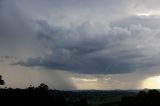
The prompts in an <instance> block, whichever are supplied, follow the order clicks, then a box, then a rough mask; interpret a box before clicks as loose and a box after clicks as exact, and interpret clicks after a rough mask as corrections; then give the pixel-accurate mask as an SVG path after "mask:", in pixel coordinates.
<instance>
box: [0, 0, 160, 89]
mask: <svg viewBox="0 0 160 106" xmlns="http://www.w3.org/2000/svg"><path fill="white" fill-rule="evenodd" d="M159 3H160V1H159V0H14V1H11V0H0V74H1V75H2V76H3V79H4V80H5V81H6V86H7V87H20V88H25V87H27V86H29V85H34V86H37V85H38V84H39V83H41V82H44V83H46V84H48V85H49V86H50V87H51V88H56V89H64V90H71V89H139V88H143V87H151V86H145V85H144V82H145V81H148V78H152V77H154V76H159V75H160V72H159V69H160V7H159ZM159 78H160V77H159ZM159 81H160V79H159ZM151 83H152V82H151ZM157 86H159V87H160V85H157Z"/></svg>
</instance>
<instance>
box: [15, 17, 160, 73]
mask: <svg viewBox="0 0 160 106" xmlns="http://www.w3.org/2000/svg"><path fill="white" fill-rule="evenodd" d="M141 18H146V17H141ZM151 19H152V18H151ZM151 19H150V20H151ZM128 20H130V21H129V22H128V23H127V24H126V25H124V26H121V23H120V22H117V24H115V23H114V24H111V25H110V24H106V23H104V24H94V23H89V22H86V23H84V24H81V25H80V26H77V27H70V28H66V27H56V26H51V25H49V24H48V23H47V22H46V21H38V22H37V23H38V25H39V26H40V29H39V31H38V37H37V38H38V39H39V41H40V42H41V43H43V44H44V46H45V47H46V48H48V49H49V50H50V53H49V54H48V55H45V56H43V57H38V58H29V59H27V60H26V61H19V62H17V63H16V64H19V65H22V66H28V67H43V68H46V69H51V70H55V69H58V70H64V71H69V72H73V73H83V74H119V73H129V72H133V71H147V70H152V69H154V68H155V67H156V68H157V67H158V66H159V64H160V61H159V55H160V54H159V53H160V50H159V47H160V44H159V36H158V35H159V34H160V29H159V28H158V27H155V28H153V27H152V26H147V25H146V26H145V25H143V22H142V23H140V21H139V20H140V19H139V20H138V16H137V22H138V23H139V24H138V23H137V24H133V23H132V21H135V20H132V19H128ZM157 20H158V19H157ZM122 23H123V22H122ZM124 23H125V22H124ZM151 25H152V24H151Z"/></svg>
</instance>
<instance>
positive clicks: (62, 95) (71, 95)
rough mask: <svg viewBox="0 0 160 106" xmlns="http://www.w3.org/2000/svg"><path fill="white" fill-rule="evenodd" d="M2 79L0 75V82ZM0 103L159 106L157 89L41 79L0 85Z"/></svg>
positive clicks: (0, 83)
mask: <svg viewBox="0 0 160 106" xmlns="http://www.w3.org/2000/svg"><path fill="white" fill-rule="evenodd" d="M4 84H5V82H4V80H2V77H1V76H0V85H4ZM0 103H1V104H0V106H8V105H13V106H30V105H36V106H37V105H44V106H160V92H159V91H157V90H149V91H140V92H139V93H138V92H136V91H58V90H50V89H49V88H48V86H47V85H46V84H44V83H42V84H40V85H39V86H38V87H33V86H30V87H28V88H26V89H12V88H3V89H2V88H1V89H0Z"/></svg>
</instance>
